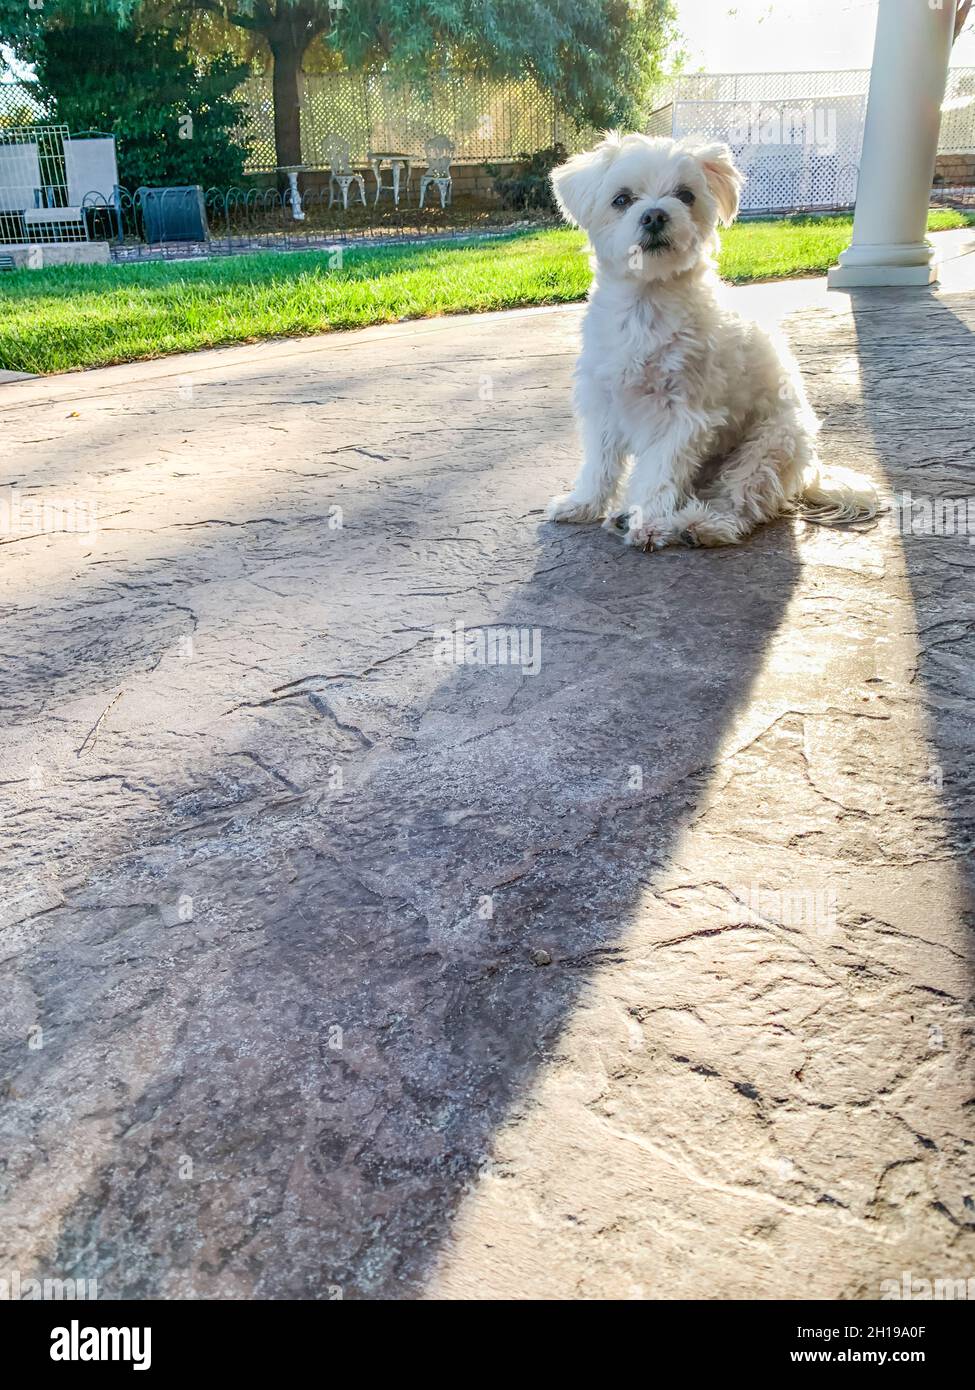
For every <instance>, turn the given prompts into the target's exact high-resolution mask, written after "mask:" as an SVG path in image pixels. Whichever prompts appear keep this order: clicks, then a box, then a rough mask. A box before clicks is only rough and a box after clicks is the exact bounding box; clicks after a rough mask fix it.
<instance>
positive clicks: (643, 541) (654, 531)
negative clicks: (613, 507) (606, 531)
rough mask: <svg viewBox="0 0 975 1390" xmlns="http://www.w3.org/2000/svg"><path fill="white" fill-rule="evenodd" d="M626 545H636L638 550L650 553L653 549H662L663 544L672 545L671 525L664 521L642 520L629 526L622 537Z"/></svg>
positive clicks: (672, 533)
mask: <svg viewBox="0 0 975 1390" xmlns="http://www.w3.org/2000/svg"><path fill="white" fill-rule="evenodd" d="M623 539H624V541H625V542H626V544H627V545H633V546H636V548H637V549H638V550H642V551H644V552H645V553H646V554H648V555H649V554H651V553H652V552H653V551H654V550H663V548H664V546H665V545H672V544H673V542H674V539H675V537H674V530H673V527H672V526H671V525H670V524H669V522H666V521H659V520H658V521H642V522H640V524H639V525H638V526H630V527H629V528H628V529H627V531H626V534H625V535H624V537H623Z"/></svg>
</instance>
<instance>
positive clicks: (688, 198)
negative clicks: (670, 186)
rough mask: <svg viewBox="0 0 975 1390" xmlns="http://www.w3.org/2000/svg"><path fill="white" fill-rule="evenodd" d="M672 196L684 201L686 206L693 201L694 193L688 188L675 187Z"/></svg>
mask: <svg viewBox="0 0 975 1390" xmlns="http://www.w3.org/2000/svg"><path fill="white" fill-rule="evenodd" d="M674 197H675V198H679V199H680V200H681V202H682V203H686V204H687V206H688V207H690V206H691V205H692V204H693V202H694V194H693V193H692V192H691V190H690V189H689V188H675V189H674Z"/></svg>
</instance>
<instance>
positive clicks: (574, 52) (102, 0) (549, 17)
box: [0, 0, 674, 165]
mask: <svg viewBox="0 0 975 1390" xmlns="http://www.w3.org/2000/svg"><path fill="white" fill-rule="evenodd" d="M150 3H151V4H152V6H153V7H154V10H155V11H156V12H157V13H158V10H159V5H160V3H161V0H150ZM25 10H28V7H27V6H25V5H24V0H0V42H6V43H10V44H11V45H12V46H13V47H14V48H15V49H17V50H18V52H20V53H21V55H22V56H23V57H26V58H31V57H32V56H33V50H34V47H35V46H36V44H37V30H38V28H39V27H40V28H41V29H43V28H44V21H43V19H41V20H40V21H39V20H38V16H43V15H44V11H43V10H39V11H29V10H28V13H27V14H26V16H25ZM145 10H146V0H59V2H58V6H57V12H58V15H59V16H61V17H62V19H64V20H66V19H68V18H69V17H70V16H72V15H75V16H76V15H79V14H80V15H84V14H104V15H111V16H113V17H114V18H115V19H116V20H117V21H118V22H119V23H122V24H124V23H126V22H127V21H128V20H130V19H131V18H132V16H133V15H134V14H139V13H143V12H145ZM200 14H205V15H208V16H210V17H211V18H212V19H213V20H214V21H219V22H222V23H224V24H226V25H228V26H231V27H232V28H236V29H238V30H242V31H244V32H245V33H246V34H248V35H250V36H251V37H252V38H253V39H254V40H255V41H256V42H259V43H260V44H262V45H264V46H266V49H267V50H268V51H269V53H270V55H271V61H272V69H273V71H272V90H273V97H274V137H275V149H276V158H277V162H278V164H281V165H287V164H298V163H300V162H301V105H300V86H299V80H300V74H301V70H302V62H303V60H304V58H305V55H306V54H307V52H308V49H309V47H310V46H311V44H312V43H313V42H315V40H316V39H319V40H321V41H322V42H323V43H325V44H327V45H328V47H329V48H330V49H331V50H332V51H333V52H334V53H335V54H336V55H337V56H338V57H339V58H340V59H341V60H342V61H344V62H345V63H347V64H348V65H349V66H351V67H355V68H360V69H361V68H374V69H385V70H387V71H396V72H399V73H401V74H402V75H403V77H404V79H405V80H408V81H413V82H418V83H422V82H423V81H424V80H425V79H426V78H427V77H428V76H429V73H430V71H431V69H436V68H440V67H443V66H447V65H450V66H461V67H465V68H467V69H469V70H471V71H475V72H490V73H493V74H496V75H500V76H511V77H517V76H524V75H530V76H533V77H535V78H536V79H537V80H538V82H539V83H540V84H541V85H542V86H543V87H546V88H548V89H549V90H551V91H553V92H554V93H555V94H556V96H557V98H558V99H559V101H560V103H561V104H562V106H563V108H564V109H565V110H566V111H567V112H568V113H569V114H571V115H574V116H576V117H577V118H578V119H579V120H580V121H582V122H585V123H589V124H593V125H603V126H605V125H613V124H617V123H621V124H626V123H629V122H630V121H632V120H633V119H634V118H635V115H636V112H637V109H638V108H639V105H640V102H641V99H642V97H643V94H644V93H645V92H646V90H647V89H648V87H649V84H650V82H651V81H652V80H653V78H654V77H655V75H656V73H657V71H658V68H659V63H660V59H661V56H662V54H663V52H664V50H665V48H666V47H667V44H668V42H669V40H670V38H671V35H672V33H673V25H674V9H673V2H672V0H530V2H529V0H434V3H429V0H426V3H424V0H168V20H167V22H170V23H174V22H176V20H177V19H182V20H183V22H185V23H189V22H190V21H191V19H192V18H193V16H194V15H200Z"/></svg>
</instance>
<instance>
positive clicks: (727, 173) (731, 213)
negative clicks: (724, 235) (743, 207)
mask: <svg viewBox="0 0 975 1390" xmlns="http://www.w3.org/2000/svg"><path fill="white" fill-rule="evenodd" d="M688 149H689V151H690V153H691V154H693V155H694V156H695V158H696V159H698V160H699V161H700V164H701V167H702V168H703V170H704V175H705V177H706V179H707V181H708V187H709V188H710V190H711V192H712V193H713V194H714V201H715V202H716V203H717V205H718V216H719V217H720V218H721V221H722V222H723V223H724V225H725V226H726V227H729V226H730V225H731V223H732V222H734V220H735V218H736V216H737V215H738V197H739V194H740V193H741V190H742V186H743V185H744V182H745V176H744V174H742V173H741V171H740V170H739V169H736V168H735V162H734V159H733V158H732V155H731V151H730V150H729V148H728V146H727V145H725V144H723V143H721V142H716V143H715V144H713V145H702V144H688Z"/></svg>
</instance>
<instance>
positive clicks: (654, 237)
mask: <svg viewBox="0 0 975 1390" xmlns="http://www.w3.org/2000/svg"><path fill="white" fill-rule="evenodd" d="M670 248H671V241H670V238H669V237H667V236H665V235H664V234H663V232H648V233H647V235H646V236H645V237H643V238H642V239H641V241H640V249H641V251H649V253H650V254H651V255H659V253H660V252H661V251H669V250H670Z"/></svg>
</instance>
